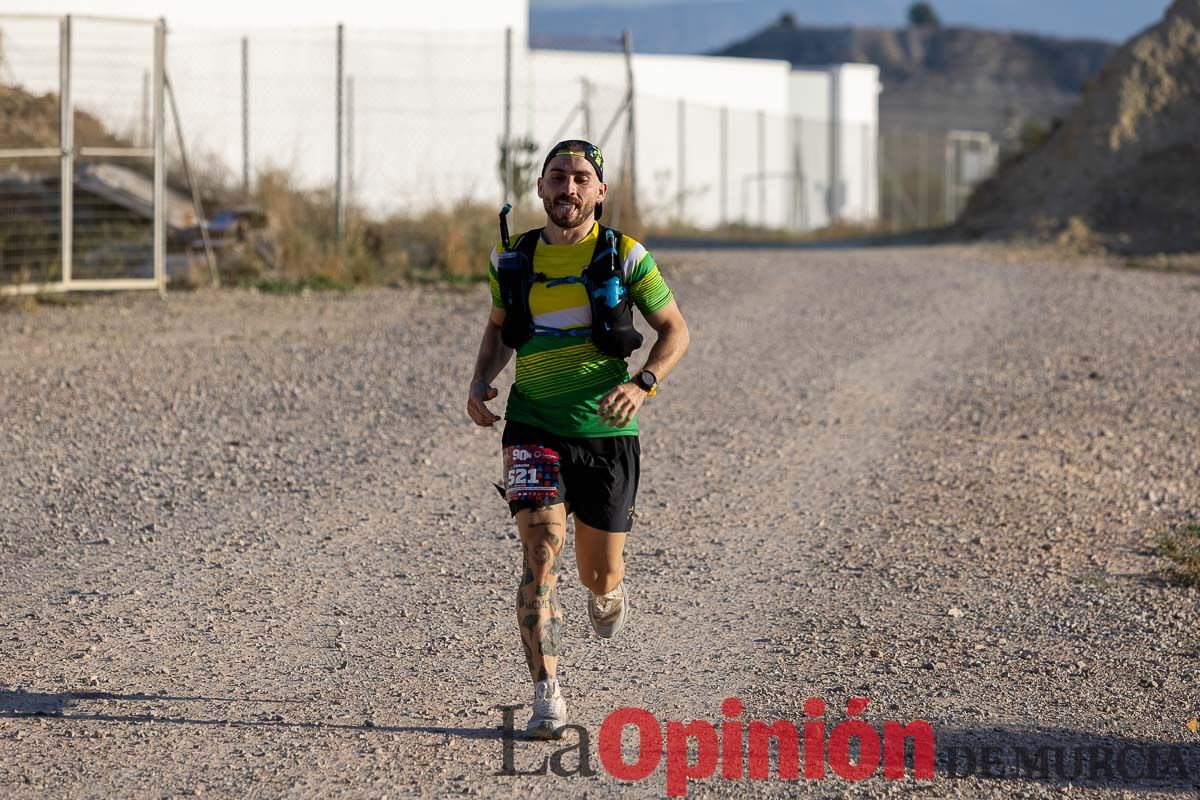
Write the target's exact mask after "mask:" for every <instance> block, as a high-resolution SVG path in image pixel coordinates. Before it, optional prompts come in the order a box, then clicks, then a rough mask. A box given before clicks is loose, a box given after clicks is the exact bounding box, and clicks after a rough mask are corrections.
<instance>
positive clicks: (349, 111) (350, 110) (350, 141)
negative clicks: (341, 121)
mask: <svg viewBox="0 0 1200 800" xmlns="http://www.w3.org/2000/svg"><path fill="white" fill-rule="evenodd" d="M346 204H347V205H351V206H352V205H354V76H353V75H351V76H350V77H349V78H346Z"/></svg>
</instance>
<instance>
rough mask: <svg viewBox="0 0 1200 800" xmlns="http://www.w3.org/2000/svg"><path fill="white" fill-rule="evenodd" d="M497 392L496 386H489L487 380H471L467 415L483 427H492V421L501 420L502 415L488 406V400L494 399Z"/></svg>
mask: <svg viewBox="0 0 1200 800" xmlns="http://www.w3.org/2000/svg"><path fill="white" fill-rule="evenodd" d="M497 394H499V392H498V391H496V387H495V386H488V385H487V383H486V382H485V381H472V382H471V391H470V393H469V394H468V395H467V416H468V417H470V418H471V421H472V422H474V423H475V424H476V425H478V426H480V427H481V428H490V427H492V423H495V422H499V421H500V417H497V416H496V415H495V414H493V413H492V411H491V409H490V408H488V407H487V401H488V400H494V399H495V398H496V395H497Z"/></svg>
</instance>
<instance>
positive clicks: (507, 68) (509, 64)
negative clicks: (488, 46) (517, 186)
mask: <svg viewBox="0 0 1200 800" xmlns="http://www.w3.org/2000/svg"><path fill="white" fill-rule="evenodd" d="M512 84H513V30H512V28H505V29H504V141H503V142H502V143H501V145H500V146H501V148H502V149H501V151H500V152H501V154H502V155H503V158H504V162H503V165H502V166H503V168H504V174H503V178H502V179H503V181H504V191H503V192H501V195H500V200H501V202H505V203H507V202H509V200H510V198H509V193H510V192H512V191H513V151H512Z"/></svg>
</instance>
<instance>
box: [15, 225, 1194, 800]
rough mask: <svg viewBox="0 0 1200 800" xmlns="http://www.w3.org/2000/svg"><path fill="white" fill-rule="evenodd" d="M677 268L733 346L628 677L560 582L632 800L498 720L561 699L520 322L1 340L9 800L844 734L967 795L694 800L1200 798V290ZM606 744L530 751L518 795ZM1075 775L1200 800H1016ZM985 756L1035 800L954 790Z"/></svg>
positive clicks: (1102, 787)
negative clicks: (510, 756)
mask: <svg viewBox="0 0 1200 800" xmlns="http://www.w3.org/2000/svg"><path fill="white" fill-rule="evenodd" d="M659 260H660V262H661V263H662V264H663V265H664V266H663V268H664V272H665V274H666V275H667V278H668V281H669V282H670V283H671V286H672V288H673V289H674V291H675V293H676V296H677V298H678V299H679V303H680V306H681V308H682V309H683V311H684V314H685V316H686V317H687V319H688V322H689V324H690V327H691V329H692V336H693V343H692V348H691V351H690V352H689V353H688V355H687V356H686V357H685V358H684V361H683V362H682V364H681V365H680V367H679V369H678V370H677V372H676V373H675V374H674V375H672V376H671V378H670V379H669V380H668V381H667V382H666V383H665V385H664V386H663V389H662V390H661V391H660V392H659V395H658V396H657V397H655V398H653V399H652V400H651V401H649V402H648V403H647V405H646V407H645V410H644V412H643V414H642V418H641V424H642V451H643V480H642V492H641V495H640V496H639V502H638V521H637V525H636V527H635V529H634V532H633V534H632V536H631V537H630V539H629V544H628V547H627V559H628V570H629V580H628V585H629V589H630V592H631V596H632V604H633V609H634V616H633V617H632V620H631V623H630V625H629V626H628V627H627V628H626V630H625V631H624V632H622V634H621V635H620V637H619V638H617V639H614V640H612V641H602V640H599V639H597V638H595V637H594V635H593V634H592V633H591V631H590V628H589V626H588V623H587V614H586V609H585V602H584V601H585V593H586V590H585V589H583V587H582V586H581V584H580V583H579V581H578V579H577V578H576V577H575V576H574V575H573V574H570V573H569V571H568V573H567V577H566V578H565V579H564V580H563V581H561V582H560V586H561V587H562V596H563V602H564V605H565V608H566V613H567V620H566V622H567V625H566V638H565V647H566V650H565V655H564V657H563V658H562V660H561V664H562V667H561V680H562V683H563V685H564V691H565V695H566V698H567V702H568V704H569V708H570V712H571V715H572V717H573V718H574V720H575V721H576V722H578V723H580V724H581V725H583V726H584V727H585V728H586V730H587V731H588V732H589V733H590V740H589V741H590V748H591V764H592V767H593V769H595V770H596V774H595V775H594V776H592V777H586V776H574V777H560V776H557V775H554V774H549V775H540V776H538V775H535V776H506V775H499V774H497V773H500V772H502V770H503V765H502V752H503V746H504V742H503V741H502V739H501V738H499V733H498V731H497V726H498V725H500V722H501V712H500V711H499V710H498V707H499V706H501V705H505V704H521V703H528V701H529V696H530V689H529V685H528V678H527V675H526V674H525V666H524V659H523V657H522V655H521V648H520V645H519V641H518V639H517V636H516V632H515V612H514V610H513V599H514V596H515V592H516V587H517V583H518V581H519V578H520V574H519V573H520V570H519V566H518V564H519V544H518V541H517V540H516V537H515V533H514V531H513V528H512V525H511V523H510V521H509V518H508V515H507V510H506V509H505V507H504V506H503V505H502V504H501V502H500V500H499V498H498V497H497V496H496V493H495V490H494V489H493V488H492V487H491V485H490V482H491V480H493V479H496V478H497V476H498V473H499V467H500V461H499V433H498V431H493V430H484V429H478V428H474V427H473V426H472V425H471V424H470V423H469V421H468V420H467V418H466V416H465V414H464V411H463V409H464V406H465V397H466V384H467V380H468V378H469V375H470V369H471V364H472V362H473V359H474V354H475V349H476V346H477V343H478V341H479V335H480V332H481V329H482V323H483V320H484V318H485V315H486V313H487V303H488V300H487V292H486V288H485V287H482V286H475V287H471V288H469V289H450V288H441V289H437V288H406V289H379V290H372V291H361V292H353V293H349V294H345V295H341V294H336V293H333V294H317V295H310V296H290V297H277V296H265V295H258V294H254V293H250V292H246V291H224V292H197V293H191V294H187V293H184V294H173V295H171V296H170V297H169V299H168V300H167V301H166V302H163V301H161V300H159V299H158V298H157V297H153V296H149V295H125V296H113V297H105V298H95V299H89V300H87V301H86V302H85V303H84V304H83V305H81V306H78V307H71V308H49V307H41V308H39V309H37V310H35V311H31V312H25V311H13V310H11V309H10V310H9V311H7V312H5V313H0V409H2V410H3V411H2V416H0V552H2V558H0V641H2V642H3V674H0V795H3V796H5V797H51V796H52V797H168V796H192V795H204V796H212V797H278V796H288V797H331V796H335V795H347V796H361V797H373V798H378V797H383V796H385V795H386V796H389V797H391V798H397V797H407V796H411V795H423V796H430V797H435V796H437V797H440V796H446V795H451V794H455V795H457V794H464V795H485V796H496V797H511V796H527V797H573V796H579V795H583V794H587V795H589V796H592V797H611V796H615V794H616V793H617V791H618V790H623V791H624V792H626V793H628V794H630V795H633V796H662V795H663V794H664V792H665V790H666V778H665V773H666V768H665V765H664V766H659V767H658V769H656V770H655V771H654V772H653V773H652V774H651V775H650V776H649V777H648V778H646V779H645V780H642V781H638V782H634V783H628V784H626V785H624V786H621V785H619V784H618V782H617V781H616V779H614V778H613V777H611V776H610V775H609V774H608V773H607V772H606V771H605V769H604V768H603V767H602V765H601V763H600V760H599V757H598V754H597V749H598V747H597V742H598V737H599V733H598V732H599V729H600V725H601V722H602V721H603V720H604V719H605V717H606V716H608V714H610V713H611V712H613V711H614V710H616V709H617V708H619V707H622V706H637V707H642V708H644V709H647V710H648V711H650V712H651V713H653V714H654V715H655V716H656V717H657V718H658V719H659V720H663V721H666V720H693V719H699V720H708V721H711V722H713V723H720V722H721V720H723V719H724V716H723V715H722V711H721V702H722V700H723V699H724V698H727V697H738V698H740V699H741V700H742V701H743V702H744V703H745V708H746V710H745V714H744V715H743V717H742V719H743V720H748V719H751V718H753V719H762V720H777V719H781V720H790V721H792V722H796V723H803V721H804V720H805V719H806V718H805V717H804V713H803V711H802V706H803V703H804V701H805V700H806V699H808V698H811V697H818V698H822V699H823V700H824V701H825V702H826V703H827V704H828V711H827V712H826V714H825V716H824V720H825V723H826V727H827V729H829V731H833V730H835V728H836V726H837V725H838V724H840V723H841V722H842V721H843V720H844V719H845V710H846V702H847V698H848V697H852V696H856V697H868V698H870V701H871V702H870V705H869V706H868V708H867V709H866V711H865V712H864V713H863V717H864V718H865V719H866V720H867V721H868V722H870V723H871V724H872V725H874V726H876V727H880V726H882V723H883V721H885V720H897V721H909V720H916V719H923V720H928V721H929V722H930V723H931V724H932V726H933V728H934V730H935V732H936V736H937V747H938V754H939V763H938V769H937V773H936V777H935V778H934V780H932V781H917V780H914V779H912V778H908V779H906V780H901V781H889V780H884V779H883V778H882V777H881V775H880V774H876V775H874V776H873V777H871V778H868V779H867V780H863V781H860V782H855V781H848V780H844V779H842V778H840V777H838V776H836V775H835V774H833V773H832V772H830V773H829V774H828V775H827V777H826V778H825V779H824V780H820V781H818V780H803V779H801V780H800V781H798V782H783V781H780V780H778V779H775V778H773V779H772V780H768V781H749V780H744V779H743V780H729V779H722V778H720V777H718V776H713V777H711V778H708V779H707V780H697V781H693V782H691V784H690V785H689V789H690V796H693V797H711V796H730V795H735V796H743V795H744V796H778V795H784V794H786V795H789V796H794V795H797V794H799V795H803V796H822V797H837V796H856V797H876V796H878V797H885V796H889V797H890V796H897V797H899V796H905V797H907V796H924V797H942V796H946V797H964V798H976V797H995V798H1008V797H1050V796H1053V797H1085V796H1086V797H1122V796H1128V797H1145V796H1163V797H1180V796H1183V795H1185V794H1186V795H1189V796H1191V795H1194V793H1195V791H1196V788H1195V787H1196V785H1197V784H1200V752H1198V751H1200V736H1197V735H1196V734H1194V733H1193V732H1191V731H1189V730H1188V728H1187V727H1186V723H1187V721H1188V720H1189V719H1190V718H1193V717H1196V716H1197V715H1198V714H1200V709H1198V707H1197V701H1200V694H1198V693H1197V690H1196V686H1197V677H1198V676H1200V663H1198V661H1197V657H1198V656H1200V649H1198V643H1197V637H1196V633H1197V617H1198V607H1197V599H1198V598H1200V592H1198V591H1197V590H1194V589H1186V588H1180V587H1177V586H1173V585H1170V584H1169V583H1167V582H1166V581H1164V580H1163V578H1162V577H1161V576H1162V570H1163V568H1164V567H1165V566H1166V562H1165V561H1164V559H1162V558H1161V557H1159V556H1158V555H1156V554H1155V551H1154V544H1155V541H1156V539H1157V537H1158V536H1159V535H1161V534H1162V533H1163V532H1164V531H1166V530H1169V529H1172V528H1173V527H1176V526H1180V525H1182V524H1184V523H1186V522H1187V521H1189V520H1191V521H1197V515H1198V514H1200V446H1198V442H1200V411H1198V408H1200V369H1198V367H1200V277H1198V276H1195V275H1190V276H1189V275H1180V274H1164V273H1146V272H1135V271H1129V270H1121V269H1117V268H1115V267H1113V266H1109V265H1106V264H1104V263H1100V262H1087V261H1072V262H1058V261H1056V260H1055V259H1054V258H1053V257H1050V256H1045V255H1038V254H1028V253H1026V254H1015V252H1014V251H1006V250H998V249H980V248H970V247H953V248H947V247H939V248H910V249H877V250H854V249H848V250H761V249H756V250H747V251H737V250H721V251H707V252H703V251H663V252H661V253H660V254H659ZM636 358H637V357H636V356H635V360H636ZM509 380H510V373H506V375H505V377H504V378H503V381H504V385H505V386H507V382H508V381H509ZM503 397H504V393H503V392H502V394H501V400H503ZM499 408H503V406H502V405H500V406H499ZM568 556H569V558H570V560H569V561H568V563H573V554H572V553H570V552H569V553H568ZM516 716H517V721H518V723H519V724H523V722H524V719H525V717H526V716H527V710H526V709H523V708H522V709H518V710H517V712H516ZM628 735H629V734H627V741H628ZM830 735H831V734H830ZM575 741H576V739H575V738H571V739H570V742H571V743H573V742H575ZM567 744H568V743H567V742H564V743H559V744H548V743H529V742H516V743H515V744H514V745H513V753H514V759H515V761H514V765H515V768H516V769H517V770H521V771H530V770H532V769H534V768H535V767H536V766H537V765H538V764H539V763H541V761H542V759H543V758H544V757H545V756H546V755H548V754H551V753H554V752H556V750H558V749H559V748H561V747H565V746H566V745H567ZM1042 746H1049V747H1052V748H1053V747H1058V748H1063V751H1064V752H1065V753H1066V754H1067V755H1066V757H1067V758H1071V757H1072V754H1073V753H1074V752H1075V751H1076V750H1077V749H1078V748H1084V749H1086V748H1088V747H1099V748H1101V749H1103V748H1109V749H1110V750H1112V751H1113V752H1114V753H1115V752H1118V751H1122V750H1125V751H1131V748H1134V747H1137V748H1142V749H1140V750H1137V751H1131V752H1133V756H1132V762H1137V760H1138V758H1144V757H1145V755H1146V754H1147V753H1148V752H1150V751H1151V750H1152V751H1153V752H1154V753H1157V754H1158V757H1159V758H1160V760H1161V764H1160V767H1162V765H1163V764H1167V765H1169V763H1170V760H1171V759H1172V758H1174V759H1177V762H1178V763H1183V765H1184V771H1186V776H1181V775H1180V772H1181V770H1179V769H1175V770H1170V769H1167V770H1166V774H1165V775H1164V776H1163V777H1161V778H1160V779H1158V780H1153V779H1151V778H1148V777H1146V775H1145V771H1146V770H1145V769H1144V767H1145V764H1144V763H1143V764H1142V767H1143V768H1142V769H1141V770H1140V772H1139V770H1138V769H1136V768H1135V769H1134V773H1136V774H1134V775H1133V776H1132V779H1131V781H1128V782H1127V781H1125V780H1124V779H1123V778H1122V777H1121V776H1120V775H1119V774H1115V773H1114V774H1113V775H1112V776H1110V775H1108V774H1107V773H1105V772H1104V771H1103V770H1102V769H1101V770H1099V771H1097V773H1096V774H1095V775H1094V776H1093V775H1091V774H1089V772H1088V769H1085V770H1084V773H1083V774H1082V775H1081V776H1080V777H1078V778H1076V779H1070V778H1062V777H1059V776H1058V775H1057V774H1055V773H1054V763H1055V762H1054V760H1053V758H1054V757H1053V756H1051V762H1050V764H1051V767H1050V774H1049V776H1048V777H1042V776H1041V775H1040V774H1038V773H1037V772H1036V770H1027V771H1021V772H1019V774H1016V773H1017V771H1016V770H1015V769H1014V764H1015V763H1016V762H1013V761H1012V759H1013V758H1014V753H1017V749H1018V748H1026V749H1027V750H1028V751H1030V752H1034V751H1036V748H1038V747H1042ZM984 747H994V748H997V749H996V751H994V752H996V753H1000V757H1001V758H1003V759H1006V763H1007V764H1008V772H1006V777H1004V778H992V777H981V776H980V774H979V773H980V772H981V771H982V768H979V769H976V770H975V774H974V775H968V776H963V775H962V774H961V773H963V772H965V771H966V770H965V768H964V767H963V765H962V764H961V763H960V764H959V765H958V767H956V768H955V774H954V775H952V774H951V769H950V765H949V763H948V761H947V760H946V758H943V756H946V757H947V758H948V756H947V754H948V753H950V752H952V751H953V752H958V753H959V754H960V755H963V754H965V753H966V752H972V753H979V754H985V753H984V751H983V750H982V749H981V748H984ZM954 748H959V749H958V750H957V751H954ZM1147 748H1150V750H1147ZM629 752H633V751H629ZM629 752H627V756H628V757H629V759H630V761H632V760H633V756H632V755H629ZM1138 754H1141V755H1138ZM985 755H986V754H985ZM577 757H578V751H574V753H572V754H571V755H570V757H568V758H567V759H566V762H565V763H566V764H568V765H572V764H574V762H575V760H577ZM1089 763H1090V762H1089ZM1067 768H1068V772H1069V770H1070V764H1068V765H1067ZM718 774H719V773H718ZM772 774H773V775H774V773H772Z"/></svg>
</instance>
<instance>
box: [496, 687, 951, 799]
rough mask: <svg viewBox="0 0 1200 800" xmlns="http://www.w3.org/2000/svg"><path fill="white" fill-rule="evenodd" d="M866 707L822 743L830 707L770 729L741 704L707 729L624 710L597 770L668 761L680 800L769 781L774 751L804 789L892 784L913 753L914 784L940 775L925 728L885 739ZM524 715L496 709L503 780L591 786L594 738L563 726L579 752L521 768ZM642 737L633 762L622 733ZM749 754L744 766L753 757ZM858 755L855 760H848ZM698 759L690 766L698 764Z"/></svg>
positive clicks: (729, 704)
mask: <svg viewBox="0 0 1200 800" xmlns="http://www.w3.org/2000/svg"><path fill="white" fill-rule="evenodd" d="M868 703H870V699H869V698H866V697H851V698H849V699H848V700H847V702H846V715H847V719H846V720H844V721H842V722H839V723H838V724H837V725H834V726H833V727H832V728H831V729H830V730H829V732H828V735H826V726H825V723H824V722H823V721H822V720H821V719H820V718H821V717H822V716H823V715H824V714H825V702H824V701H823V700H821V699H819V698H816V697H810V698H809V699H808V700H806V701H805V703H804V715H805V716H806V717H808V719H807V720H806V721H805V722H803V724H802V725H800V726H797V725H796V724H795V723H793V722H790V721H788V720H776V721H774V722H764V721H762V720H749V721H747V722H743V721H742V720H741V719H740V717H741V715H742V713H743V712H744V711H745V705H744V704H743V703H742V701H741V700H739V699H738V698H736V697H730V698H727V699H726V700H725V702H723V703H722V704H721V712H722V713H723V714H724V715H725V719H724V720H722V721H721V723H720V725H719V728H720V732H719V733H718V726H716V725H713V724H712V723H711V722H708V721H706V720H692V721H689V722H679V721H676V720H667V721H666V723H665V724H663V723H661V722H660V721H659V720H658V718H657V717H655V716H654V715H653V714H652V713H650V712H649V711H647V710H646V709H644V708H638V707H634V706H627V707H625V708H618V709H617V710H616V711H614V712H612V713H611V714H609V715H608V716H607V717H605V719H604V721H603V722H602V723H601V724H600V731H599V742H598V744H599V755H600V764H601V766H603V768H604V769H605V771H607V772H608V774H609V775H611V776H613V777H614V778H617V779H618V780H623V781H640V780H645V779H646V778H648V777H650V776H651V775H652V774H654V772H655V771H656V770H657V769H658V768H659V766H660V765H661V764H662V763H663V760H664V756H665V760H666V780H667V794H668V795H670V796H672V797H681V796H683V795H685V794H686V793H687V787H688V781H691V780H703V779H705V778H709V777H712V775H713V774H714V773H716V772H717V769H718V767H719V768H720V776H721V777H722V778H725V779H729V780H738V779H740V778H742V777H743V775H744V776H745V777H748V778H750V779H751V780H767V779H769V778H770V777H771V752H772V745H773V746H774V748H773V749H774V752H775V775H776V777H777V778H778V779H780V780H795V779H797V778H799V777H800V774H801V771H803V775H804V777H805V778H806V779H808V780H821V779H823V778H824V777H825V776H826V770H827V768H828V770H830V771H832V772H833V773H834V774H835V775H837V776H839V777H841V778H845V779H846V780H850V781H860V780H865V779H867V778H869V777H871V776H873V775H875V774H877V773H878V772H879V771H880V768H881V767H882V772H883V777H884V778H885V779H886V780H901V779H903V778H905V777H906V776H907V774H908V771H907V769H906V761H907V759H906V757H905V754H906V752H907V751H911V753H912V759H911V761H912V771H911V773H912V777H913V778H916V779H921V780H930V779H932V778H933V774H934V759H935V751H934V734H933V727H932V726H931V725H930V724H929V723H928V722H926V721H924V720H912V721H910V722H907V723H901V722H893V721H885V722H884V723H883V724H882V729H883V730H882V733H881V732H880V730H878V729H877V728H875V727H874V726H873V725H871V723H869V722H867V721H866V720H864V719H858V718H857V717H859V715H861V714H862V713H863V712H864V711H865V710H866V708H867V704H868ZM520 708H523V706H500V710H501V712H502V713H503V727H502V728H501V730H502V732H503V737H502V738H503V744H504V752H503V761H502V765H501V770H500V772H499V773H498V774H500V775H509V776H513V775H546V774H548V773H553V774H555V775H558V776H560V777H585V778H586V777H592V776H594V775H595V774H596V768H595V766H594V764H593V763H592V755H591V753H592V750H591V734H590V733H589V732H588V730H587V728H585V727H583V726H582V725H567V726H566V730H565V731H564V738H566V737H569V736H570V734H574V735H575V737H576V739H575V743H574V744H571V745H568V746H566V747H563V748H560V749H559V750H557V751H555V752H554V753H552V754H550V755H548V756H544V757H543V758H542V762H541V764H540V766H538V767H536V768H534V769H533V770H529V771H518V770H517V769H516V738H517V737H516V731H515V728H514V718H515V714H516V711H517V709H520ZM630 728H632V729H633V730H634V731H635V732H636V734H637V747H636V749H635V751H634V755H633V758H632V759H631V760H627V759H626V757H625V753H624V752H623V750H622V745H621V740H622V736H623V734H624V732H625V731H626V729H630ZM747 752H748V754H749V755H748V758H747ZM852 753H853V754H854V757H852ZM693 755H694V757H693Z"/></svg>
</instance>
